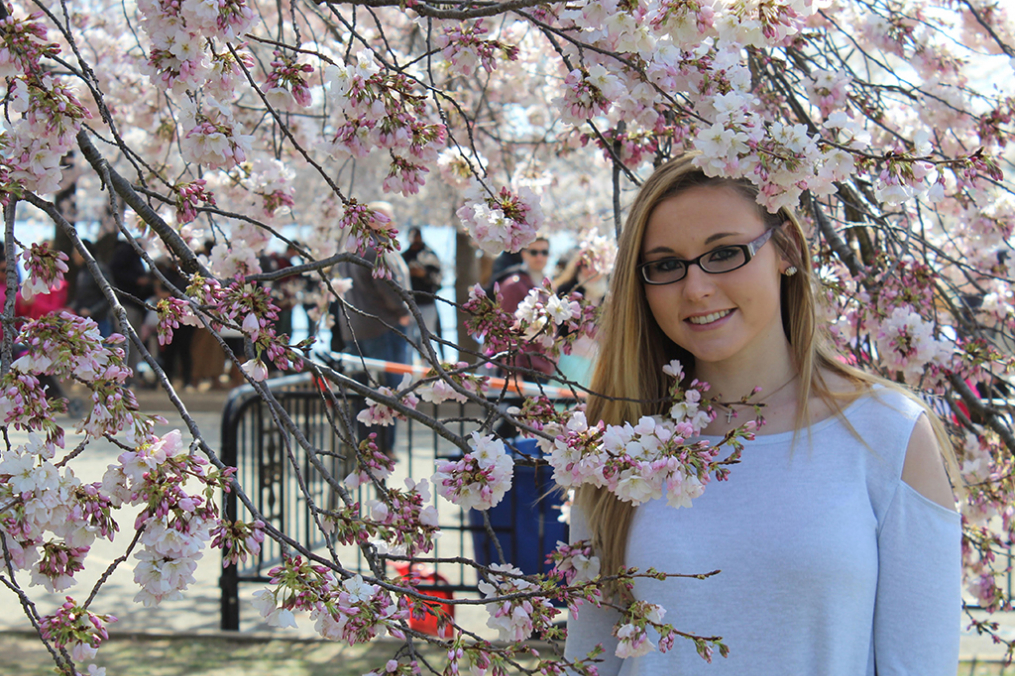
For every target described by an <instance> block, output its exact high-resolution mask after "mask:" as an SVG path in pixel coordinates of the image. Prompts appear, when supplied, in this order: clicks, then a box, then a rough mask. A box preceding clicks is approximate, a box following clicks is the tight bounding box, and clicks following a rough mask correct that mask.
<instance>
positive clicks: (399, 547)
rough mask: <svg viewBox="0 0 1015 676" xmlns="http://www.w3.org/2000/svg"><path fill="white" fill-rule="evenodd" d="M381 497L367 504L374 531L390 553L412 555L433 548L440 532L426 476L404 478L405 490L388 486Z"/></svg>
mask: <svg viewBox="0 0 1015 676" xmlns="http://www.w3.org/2000/svg"><path fill="white" fill-rule="evenodd" d="M382 497H383V499H380V500H371V501H370V502H369V503H368V505H367V506H368V507H369V509H370V518H371V519H373V524H372V526H373V528H372V530H373V532H374V534H375V537H377V538H378V539H379V540H380V542H381V544H382V545H383V547H384V548H385V549H386V550H388V551H389V552H395V553H399V554H404V555H405V556H413V555H414V554H416V553H424V554H425V553H427V552H429V551H431V550H433V546H434V539H435V537H436V536H437V535H438V533H439V531H440V527H439V524H438V521H437V508H436V507H434V506H433V504H431V496H430V487H429V484H428V483H427V481H426V479H422V480H420V481H414V480H413V479H410V478H408V477H406V479H405V490H400V489H398V488H392V487H390V486H389V487H388V488H387V491H386V495H383V496H382Z"/></svg>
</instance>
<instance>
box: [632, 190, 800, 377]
mask: <svg viewBox="0 0 1015 676" xmlns="http://www.w3.org/2000/svg"><path fill="white" fill-rule="evenodd" d="M764 232H765V224H764V221H763V220H762V218H761V214H760V213H759V211H758V206H757V205H756V204H755V203H754V202H752V201H750V200H748V199H747V198H746V197H744V196H743V195H742V194H741V193H740V192H738V191H737V190H736V189H735V188H732V187H729V186H723V185H718V186H699V187H694V188H690V189H688V190H685V191H683V192H681V193H679V194H678V195H676V196H674V197H670V198H668V199H666V200H663V201H662V202H660V203H659V204H658V205H657V206H656V207H655V209H653V211H652V215H651V216H650V217H649V220H648V224H647V226H646V229H645V236H644V238H643V239H642V246H641V261H642V262H643V263H644V262H650V261H658V260H662V259H664V258H680V259H684V260H690V259H694V258H696V257H698V256H700V255H701V254H704V253H707V252H710V251H713V250H715V249H718V248H720V247H723V246H728V245H731V244H747V243H748V242H750V241H752V240H754V239H756V238H757V237H758V236H759V235H761V234H763V233H764ZM787 265H788V264H787V263H786V262H785V261H784V260H783V259H782V257H781V256H780V254H779V250H778V249H777V248H776V246H775V245H774V243H773V242H771V241H769V242H768V243H767V244H766V245H765V246H762V247H761V248H760V249H759V250H758V251H757V253H756V254H755V256H754V258H752V259H751V260H750V262H749V263H747V264H746V265H744V266H743V267H741V268H738V269H736V270H732V271H730V272H725V273H722V274H709V273H706V272H705V271H704V270H702V268H701V267H699V266H697V265H690V266H689V267H688V270H687V275H686V276H685V277H684V278H683V279H681V280H680V281H678V282H673V283H672V284H666V285H651V284H645V297H646V299H647V300H648V304H649V308H650V309H651V311H652V315H653V316H654V317H655V320H656V322H657V323H658V324H659V327H660V328H661V329H662V330H663V332H664V333H665V334H666V335H667V336H668V337H669V338H670V340H672V341H673V342H674V343H676V344H677V345H679V346H680V347H682V348H684V349H685V350H687V351H688V352H690V353H691V354H692V355H694V358H695V363H696V364H699V365H705V364H715V365H721V364H727V365H729V366H733V367H739V368H743V367H745V366H749V365H751V364H752V363H753V364H757V363H758V362H757V361H754V360H758V359H763V358H764V355H765V354H766V353H768V354H774V350H777V349H779V348H780V347H781V346H785V344H786V340H787V339H786V336H785V334H784V332H783V328H782V313H781V305H780V296H779V290H780V279H781V272H780V271H781V270H782V269H785V267H786V266H787Z"/></svg>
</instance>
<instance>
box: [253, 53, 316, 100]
mask: <svg viewBox="0 0 1015 676" xmlns="http://www.w3.org/2000/svg"><path fill="white" fill-rule="evenodd" d="M274 54H275V60H274V61H272V62H271V72H270V73H269V74H268V79H267V80H266V81H265V83H264V96H265V98H266V99H268V103H269V104H271V106H272V107H273V108H275V109H276V110H279V111H282V112H292V111H293V110H295V109H296V108H297V107H300V108H306V107H308V106H309V105H310V103H311V100H310V87H309V86H307V81H306V78H307V76H308V74H310V73H313V72H314V67H313V66H311V65H310V64H309V63H299V62H298V61H297V60H296V59H295V58H293V57H291V56H289V55H288V54H285V53H284V52H281V51H279V50H275V52H274Z"/></svg>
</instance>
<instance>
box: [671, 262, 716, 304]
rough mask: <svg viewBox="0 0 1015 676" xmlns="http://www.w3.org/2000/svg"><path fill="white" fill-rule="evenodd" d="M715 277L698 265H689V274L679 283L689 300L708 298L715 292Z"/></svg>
mask: <svg viewBox="0 0 1015 676" xmlns="http://www.w3.org/2000/svg"><path fill="white" fill-rule="evenodd" d="M713 277H714V275H710V274H708V273H707V272H705V271H704V270H702V269H701V266H698V265H689V266H688V267H687V274H686V275H685V276H684V278H683V279H682V280H680V281H679V282H677V283H678V284H680V285H681V289H682V290H683V293H684V296H685V297H686V298H687V299H688V300H698V299H700V298H707V297H708V296H710V295H712V292H713V291H714V290H715V280H714V279H713Z"/></svg>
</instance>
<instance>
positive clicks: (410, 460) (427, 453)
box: [219, 364, 566, 630]
mask: <svg viewBox="0 0 1015 676" xmlns="http://www.w3.org/2000/svg"><path fill="white" fill-rule="evenodd" d="M373 365H376V364H373ZM265 384H266V385H267V386H268V387H269V389H270V390H271V392H272V394H273V396H274V397H275V399H276V400H277V401H278V403H279V405H280V406H281V407H282V408H283V410H285V411H286V412H287V413H288V414H289V416H290V417H291V418H292V420H293V423H294V424H295V425H296V427H297V428H298V429H299V430H300V431H301V432H302V434H303V435H305V436H306V438H307V440H308V441H309V442H310V444H311V445H312V446H313V447H314V448H316V449H318V451H319V452H320V458H321V461H322V462H323V463H324V465H325V467H326V468H327V470H328V472H329V473H330V474H331V475H332V476H333V477H334V478H335V479H337V480H339V481H341V480H342V479H344V478H345V476H346V475H347V474H348V473H349V472H350V471H352V470H353V469H354V468H355V454H354V453H351V452H349V451H350V450H351V449H349V448H347V447H346V446H345V445H344V444H343V443H342V441H341V439H340V438H339V437H338V435H336V434H334V432H333V430H332V427H331V422H330V421H329V418H328V413H329V412H328V407H329V406H331V404H330V403H329V402H328V401H326V400H325V398H324V397H322V395H321V393H320V392H319V391H318V390H317V388H316V386H315V381H314V379H313V377H312V376H311V375H310V374H301V375H296V376H285V377H282V378H275V379H271V380H268V381H266V382H265ZM332 388H333V390H334V389H335V385H334V383H332ZM339 394H340V395H344V396H339V397H338V398H339V405H340V406H342V407H344V408H345V409H346V410H345V411H344V419H345V420H355V417H356V414H357V413H358V412H359V411H360V410H362V409H363V408H365V403H364V400H363V398H362V397H360V396H355V395H353V394H352V393H351V392H348V393H339ZM520 401H521V400H520V398H517V397H515V398H514V399H513V400H503V402H502V403H503V404H506V405H513V404H515V405H516V404H518V403H520ZM417 410H418V411H420V412H421V413H423V414H424V415H427V416H433V417H435V418H437V419H439V420H442V421H445V425H446V426H448V427H450V428H451V429H453V430H454V431H455V432H456V433H457V434H459V435H462V436H465V435H467V434H468V433H470V432H472V431H473V430H475V429H476V428H477V427H478V424H477V422H476V421H477V420H481V419H483V418H484V417H485V415H484V414H485V413H486V411H485V410H484V409H483V408H482V407H481V406H479V405H478V404H475V403H470V404H460V403H456V402H445V403H442V404H439V405H433V404H428V403H425V402H420V404H419V406H418V407H417ZM333 418H334V420H335V424H336V425H339V426H340V425H341V420H342V419H343V416H342V415H334V416H333ZM396 428H397V437H396V439H397V445H396V447H395V457H396V463H395V470H394V472H395V473H394V474H393V475H392V476H391V477H390V478H389V479H388V483H389V485H396V483H397V485H401V483H402V480H403V479H404V478H405V477H413V478H416V479H419V478H423V477H426V478H429V477H430V476H431V475H432V474H433V472H434V462H435V460H436V459H439V458H449V457H454V456H457V455H459V454H460V453H461V451H460V449H459V448H458V447H457V446H455V445H454V444H452V443H451V442H450V441H448V440H446V439H444V438H443V437H441V436H440V435H438V434H437V432H436V431H434V430H433V429H431V428H429V427H427V426H425V425H423V424H422V423H419V422H416V421H411V420H410V421H408V422H405V421H399V422H398V423H397V425H396ZM339 429H342V428H341V427H339ZM342 432H343V436H346V437H347V438H349V437H350V435H349V434H348V433H347V430H344V429H343V430H342ZM352 432H353V434H352V435H351V437H352V438H356V436H357V435H356V430H353V431H352ZM289 453H292V457H290V455H289ZM221 457H222V461H223V462H224V463H225V464H226V465H228V466H232V467H236V468H237V473H236V480H237V482H238V483H239V485H240V486H242V487H243V489H244V490H245V491H246V494H247V496H248V497H249V498H250V500H251V501H252V503H253V504H254V506H255V507H256V508H257V509H258V511H259V512H260V513H261V514H262V516H263V518H264V520H265V522H266V523H268V524H270V525H271V526H272V527H273V528H275V529H277V530H278V531H280V532H282V533H284V534H285V535H287V536H289V537H291V538H292V539H294V540H296V541H298V542H300V544H301V545H303V546H305V547H308V548H309V549H314V550H319V549H322V548H324V547H325V545H327V544H329V543H328V542H327V541H326V536H325V535H324V534H323V533H322V532H321V531H320V529H319V528H318V527H317V525H316V523H315V522H314V519H313V515H312V513H311V510H310V508H309V505H308V503H307V497H306V496H309V497H310V499H311V500H312V501H313V503H314V504H315V505H317V506H318V507H319V508H322V507H323V508H326V509H333V508H338V507H341V506H342V505H340V504H339V503H340V500H339V498H338V496H337V495H336V494H334V492H333V491H332V490H331V489H330V488H329V486H328V485H327V483H326V482H325V480H324V478H323V477H322V476H321V475H320V474H319V473H318V472H317V471H316V470H315V469H314V468H313V467H312V466H311V464H310V462H309V461H308V457H307V452H306V451H305V450H304V449H303V448H301V447H300V446H299V444H298V443H296V440H295V439H293V438H292V435H291V434H290V433H289V432H288V431H286V430H285V429H283V428H282V427H280V426H279V425H277V424H276V423H275V421H274V419H273V417H272V415H271V411H270V409H269V407H268V405H267V404H266V403H265V402H263V401H262V400H261V398H260V397H259V396H258V394H257V392H256V391H255V390H254V388H253V387H251V386H250V385H245V386H242V387H239V388H236V389H235V390H233V392H232V393H231V395H230V397H229V399H228V401H227V402H226V405H225V408H224V409H223V414H222V454H221ZM294 461H295V462H294ZM516 469H518V470H519V471H517V472H516V476H515V482H514V486H513V489H512V490H511V491H510V492H509V493H508V495H507V496H506V497H505V500H504V503H503V504H502V505H500V506H499V509H498V515H497V516H496V517H492V518H491V521H492V525H493V530H494V532H495V533H496V534H497V537H498V540H499V541H500V544H501V545H502V547H503V549H504V552H505V554H506V557H507V558H508V560H509V562H513V560H514V559H517V558H519V557H527V558H528V559H529V560H530V564H529V568H530V570H527V571H526V572H545V571H546V570H548V569H549V567H548V566H544V563H543V562H544V561H545V557H546V554H548V553H550V552H551V551H553V548H554V547H555V545H556V540H557V539H566V533H564V532H563V530H562V529H563V526H562V525H561V526H557V525H556V524H552V523H547V522H548V520H549V518H550V516H549V515H548V514H547V513H546V512H547V510H548V509H549V508H548V506H547V504H548V503H547V504H542V505H537V507H536V515H537V516H536V518H535V521H534V523H526V524H524V527H523V528H522V530H523V531H524V532H519V529H518V528H517V527H516V526H518V518H519V517H518V514H520V513H526V511H527V510H530V511H531V510H532V509H533V504H532V503H534V502H536V503H538V501H539V500H541V499H542V498H543V497H544V496H545V495H546V494H548V493H550V492H551V491H552V488H553V485H552V481H551V480H550V471H549V468H548V467H543V468H540V469H538V470H536V469H534V468H531V467H524V468H523V467H519V468H516ZM301 482H302V484H303V488H302V489H301V486H300V483H301ZM304 491H305V494H304ZM353 493H354V497H355V498H356V499H357V500H358V501H359V502H360V504H361V505H363V506H364V507H363V509H364V510H365V509H366V507H365V505H366V504H367V502H368V501H369V500H370V499H371V498H373V497H374V495H375V489H374V488H373V486H371V485H364V486H361V487H359V488H358V489H356V491H354V492H353ZM431 493H432V494H433V499H434V502H433V504H434V505H435V506H436V507H437V510H438V518H439V525H440V530H441V537H439V538H438V539H437V540H436V542H435V547H434V550H433V551H432V552H430V553H428V554H426V555H423V558H448V557H457V556H463V557H468V558H475V559H476V560H478V561H479V562H481V563H497V562H499V560H498V558H497V556H496V554H494V553H493V552H492V547H491V546H490V545H491V543H489V542H488V538H486V537H485V535H486V531H485V527H484V526H483V525H482V521H481V516H482V515H481V514H480V513H478V512H473V513H472V515H473V516H472V520H471V521H470V516H469V515H468V514H466V513H465V512H464V511H463V510H461V509H460V508H458V507H457V506H455V505H452V504H451V503H449V502H448V501H446V500H444V499H443V498H440V499H439V500H438V498H437V496H436V492H435V491H433V490H431ZM224 502H225V505H224V510H223V511H224V514H225V516H226V518H228V519H230V520H236V519H237V518H241V519H243V520H244V521H247V522H248V523H249V521H250V520H251V519H252V518H253V517H252V516H251V515H250V514H249V512H248V510H247V509H246V508H245V507H244V506H243V505H242V504H241V503H240V502H239V500H238V499H237V496H236V495H235V493H228V494H226V496H225V499H224ZM491 514H492V513H491ZM476 516H479V517H480V520H477V519H476ZM553 518H555V516H554V517H553ZM474 540H475V541H476V542H477V543H478V544H479V545H480V548H481V550H483V551H474V548H473V541H474ZM331 545H332V546H334V547H335V550H336V554H337V555H338V558H339V561H340V562H341V565H342V566H343V567H344V568H346V569H347V570H352V571H359V572H363V573H366V574H369V569H368V567H367V565H366V562H365V560H364V558H363V556H362V552H361V551H360V549H359V548H358V547H355V546H345V545H341V544H338V543H331ZM281 558H282V549H281V546H280V545H279V543H277V542H276V541H274V540H272V539H271V538H265V541H264V543H263V544H262V547H261V551H260V553H259V554H258V555H257V556H256V557H252V558H249V559H248V560H247V561H246V562H245V563H240V564H239V565H228V566H225V567H224V568H223V572H222V575H221V577H220V583H219V586H220V587H221V627H222V629H225V630H238V629H239V627H240V600H239V588H240V584H242V583H249V582H261V583H265V582H268V581H269V579H270V578H269V577H268V571H269V570H271V568H273V567H274V566H276V565H277V564H278V563H279V562H280V561H281ZM532 561H535V562H537V563H535V564H533V563H531V562H532ZM533 565H535V569H533ZM436 573H438V574H439V577H437V576H435V577H434V578H433V579H434V580H440V582H439V583H438V584H437V585H436V586H433V585H431V586H428V585H427V584H420V585H419V588H420V590H426V589H428V588H430V589H440V590H441V591H444V592H476V589H477V587H476V585H477V583H478V581H477V579H476V574H475V569H474V568H472V567H471V566H467V565H465V564H462V563H455V564H447V563H440V564H438V565H437V566H436Z"/></svg>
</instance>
